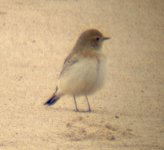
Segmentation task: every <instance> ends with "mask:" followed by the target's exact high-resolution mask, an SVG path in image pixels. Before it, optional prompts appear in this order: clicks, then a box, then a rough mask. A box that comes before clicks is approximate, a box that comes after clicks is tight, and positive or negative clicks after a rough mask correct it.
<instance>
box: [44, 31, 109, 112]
mask: <svg viewBox="0 0 164 150" xmlns="http://www.w3.org/2000/svg"><path fill="white" fill-rule="evenodd" d="M107 39H110V38H109V37H105V36H103V34H102V33H101V32H100V31H98V30H97V29H89V30H87V31H84V32H83V33H82V34H81V35H80V37H79V38H78V40H77V42H76V44H75V46H74V48H73V49H72V51H71V52H70V54H69V55H68V56H67V57H66V59H65V61H64V65H63V68H62V71H61V73H60V75H59V80H58V81H59V82H58V84H57V86H56V91H55V92H54V94H53V95H52V96H51V97H50V99H48V101H46V102H45V103H44V105H48V106H50V105H52V104H55V103H56V102H57V101H58V100H59V99H60V98H61V97H62V96H64V95H71V96H73V98H74V103H75V111H79V109H78V107H77V103H76V97H77V96H81V95H84V96H85V98H86V101H87V104H88V112H90V111H91V107H90V104H89V101H88V97H87V95H90V94H92V93H93V92H95V91H97V90H98V89H99V88H100V87H101V86H102V85H103V83H104V78H105V70H106V67H105V62H106V61H105V60H106V59H105V56H104V55H103V53H102V52H101V47H102V43H103V41H105V40H107Z"/></svg>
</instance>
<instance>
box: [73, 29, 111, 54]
mask: <svg viewBox="0 0 164 150" xmlns="http://www.w3.org/2000/svg"><path fill="white" fill-rule="evenodd" d="M107 39H110V38H109V37H105V36H103V34H102V33H101V32H100V31H98V30H96V29H90V30H87V31H84V32H83V33H82V34H81V35H80V37H79V38H78V40H77V43H76V45H75V48H74V50H78V51H79V50H80V51H83V50H96V51H98V50H100V49H101V47H102V43H103V41H105V40H107Z"/></svg>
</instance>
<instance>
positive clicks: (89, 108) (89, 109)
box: [85, 95, 91, 112]
mask: <svg viewBox="0 0 164 150" xmlns="http://www.w3.org/2000/svg"><path fill="white" fill-rule="evenodd" d="M85 98H86V100H87V104H88V111H89V112H91V107H90V104H89V101H88V97H87V95H85Z"/></svg>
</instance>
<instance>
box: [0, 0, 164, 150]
mask: <svg viewBox="0 0 164 150" xmlns="http://www.w3.org/2000/svg"><path fill="white" fill-rule="evenodd" d="M163 10H164V1H163V0H0V69H1V75H0V91H1V92H0V93H1V94H0V150H68V149H69V150H77V149H79V150H83V149H85V150H163V149H164V109H163V108H164V101H163V100H164V91H163V89H164V47H163V44H164V42H163V40H164V11H163ZM89 28H97V29H99V30H100V31H101V32H103V33H104V35H107V36H110V37H111V38H112V40H110V41H108V42H106V43H105V44H104V47H103V50H104V53H106V56H107V58H108V76H107V82H106V84H105V86H104V87H103V88H102V90H101V91H99V92H97V93H95V94H93V95H92V96H90V97H89V99H90V104H91V107H92V110H93V112H92V113H86V112H85V110H86V109H87V104H86V101H85V100H84V98H83V97H80V98H79V99H78V106H79V108H80V109H81V110H83V112H80V113H76V112H74V111H73V109H74V103H73V99H72V97H69V96H66V97H63V98H62V99H61V100H60V101H59V102H58V103H57V104H56V105H54V106H52V107H45V106H43V103H44V102H45V101H46V100H47V98H49V96H50V95H51V94H52V93H53V92H54V89H55V85H56V81H57V77H58V75H59V72H60V69H61V66H62V64H63V61H64V59H65V57H66V55H67V54H68V53H69V51H70V50H71V48H72V47H73V45H74V43H75V41H76V39H77V37H78V36H79V34H80V33H81V32H82V31H84V30H86V29H89Z"/></svg>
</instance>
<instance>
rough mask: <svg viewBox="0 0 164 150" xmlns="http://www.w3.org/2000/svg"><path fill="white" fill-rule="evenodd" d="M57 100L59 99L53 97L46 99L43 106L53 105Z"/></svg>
mask: <svg viewBox="0 0 164 150" xmlns="http://www.w3.org/2000/svg"><path fill="white" fill-rule="evenodd" d="M59 98H60V97H59V96H56V95H53V96H52V97H51V98H50V99H48V101H46V102H45V103H44V105H48V106H50V105H53V104H55V103H56V102H57V101H58V100H59Z"/></svg>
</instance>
